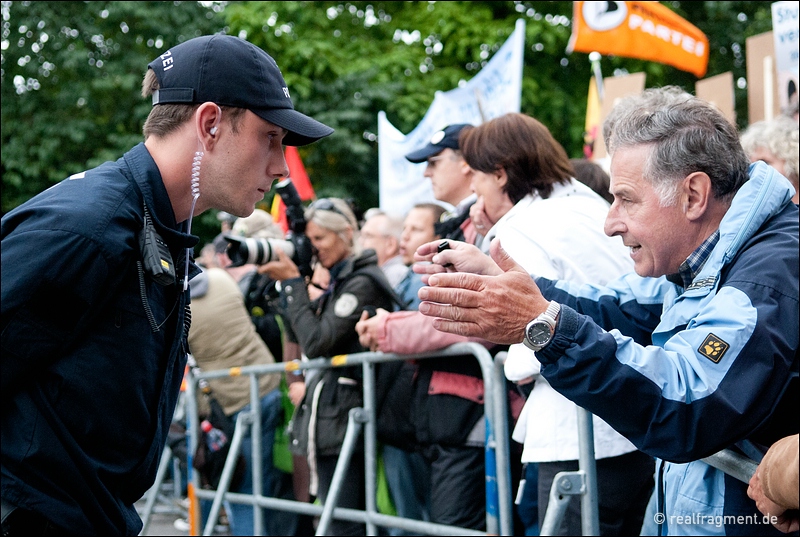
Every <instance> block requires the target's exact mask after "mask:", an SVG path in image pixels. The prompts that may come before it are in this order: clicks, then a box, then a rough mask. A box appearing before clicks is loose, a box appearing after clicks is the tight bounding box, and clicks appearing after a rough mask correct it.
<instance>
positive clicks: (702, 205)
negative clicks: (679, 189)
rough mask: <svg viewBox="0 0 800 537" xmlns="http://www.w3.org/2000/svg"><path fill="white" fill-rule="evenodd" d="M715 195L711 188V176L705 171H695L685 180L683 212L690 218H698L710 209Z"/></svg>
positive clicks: (682, 197) (682, 199)
mask: <svg viewBox="0 0 800 537" xmlns="http://www.w3.org/2000/svg"><path fill="white" fill-rule="evenodd" d="M713 196H714V192H713V189H712V188H711V178H710V177H709V176H708V175H707V174H706V173H704V172H694V173H691V174H689V175H687V176H686V179H684V180H683V194H682V196H681V202H682V203H683V212H684V214H685V215H686V218H688V219H689V220H697V219H699V218H702V216H703V215H704V214H705V213H706V211H707V210H708V207H709V204H710V203H711V198H712V197H713Z"/></svg>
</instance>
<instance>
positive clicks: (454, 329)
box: [433, 319, 480, 337]
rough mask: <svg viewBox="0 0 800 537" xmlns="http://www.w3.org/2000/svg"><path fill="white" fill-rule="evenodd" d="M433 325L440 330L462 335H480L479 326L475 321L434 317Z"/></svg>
mask: <svg viewBox="0 0 800 537" xmlns="http://www.w3.org/2000/svg"><path fill="white" fill-rule="evenodd" d="M433 327H434V328H435V329H437V330H440V331H442V332H450V333H451V334H457V335H459V336H464V337H474V336H479V335H480V326H478V324H476V323H469V322H459V321H449V320H447V319H434V320H433Z"/></svg>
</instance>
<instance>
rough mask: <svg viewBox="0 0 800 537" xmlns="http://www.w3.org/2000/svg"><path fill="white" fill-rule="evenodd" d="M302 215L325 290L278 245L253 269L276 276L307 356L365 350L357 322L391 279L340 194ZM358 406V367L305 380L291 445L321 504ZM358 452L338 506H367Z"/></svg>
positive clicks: (349, 531)
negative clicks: (362, 245)
mask: <svg viewBox="0 0 800 537" xmlns="http://www.w3.org/2000/svg"><path fill="white" fill-rule="evenodd" d="M304 216H305V220H306V222H307V225H306V230H305V232H306V236H307V237H308V239H309V240H310V241H311V245H312V246H313V251H314V253H315V256H316V258H317V260H318V261H319V263H320V264H321V265H322V266H323V267H325V268H326V269H328V270H329V271H330V284H329V285H328V288H327V290H326V291H325V292H324V293H323V294H322V295H321V296H319V297H318V298H316V299H314V300H311V299H310V297H309V294H308V289H307V285H308V283H307V281H308V280H307V279H306V278H305V277H303V275H302V274H301V271H300V269H299V268H298V266H297V264H296V263H295V261H294V260H293V259H291V258H290V256H289V255H287V254H285V253H284V252H282V251H278V252H277V255H278V260H277V261H270V262H268V263H266V264H264V265H261V266H260V267H259V269H258V270H259V272H261V273H263V274H268V275H269V276H270V277H271V278H272V279H274V280H276V281H278V282H280V286H279V287H280V293H281V298H282V299H283V300H284V302H285V306H286V312H285V320H286V321H287V327H286V328H287V332H289V334H288V336H289V338H290V339H291V340H292V341H296V342H297V343H298V344H299V345H300V348H301V349H302V351H303V353H304V354H305V355H306V356H307V357H308V358H318V357H331V356H335V355H340V354H351V353H357V352H363V351H364V350H365V349H364V348H363V347H362V346H361V344H360V343H359V341H358V334H357V333H356V331H355V326H356V323H357V322H358V320H359V318H360V317H361V312H362V311H363V310H364V308H365V307H368V306H371V307H374V308H384V309H387V310H390V309H392V306H393V300H392V295H393V293H392V290H391V288H390V286H389V283H388V282H387V281H386V278H385V276H384V275H383V272H382V271H381V269H380V268H379V267H378V265H377V256H376V254H375V251H374V250H365V251H364V252H363V253H359V252H358V251H357V249H356V246H355V245H356V241H355V235H356V234H357V231H358V224H357V221H356V218H355V215H354V214H353V212H352V210H351V209H350V207H349V206H348V204H347V203H346V202H345V201H344V200H341V199H338V198H324V199H320V200H317V201H316V202H314V203H312V204H311V206H309V207H308V209H306V211H305V215H304ZM317 392H319V393H317ZM362 404H363V397H362V387H361V369H360V367H359V366H344V367H337V368H333V369H327V370H322V371H320V372H319V373H317V374H314V375H311V374H309V375H308V377H307V378H306V392H305V395H304V398H303V400H302V401H301V403H300V405H299V406H298V408H297V411H296V412H295V416H294V426H293V436H294V439H293V443H294V445H293V449H296V450H298V451H301V452H303V453H304V454H305V455H307V457H308V463H309V468H310V470H311V483H310V487H309V488H310V491H309V492H310V493H311V494H312V495H316V496H319V498H320V499H321V500H322V501H323V502H325V500H326V498H327V494H328V489H329V487H330V484H331V480H332V478H333V472H334V469H335V467H336V461H337V459H338V457H339V451H340V449H341V446H342V441H343V440H344V434H345V430H346V428H347V419H348V412H349V411H350V409H351V408H355V407H359V406H361V405H362ZM310 424H314V425H310ZM309 427H313V430H309ZM309 439H314V441H312V440H309ZM363 457H364V456H363V453H362V452H361V451H360V450H359V451H358V452H357V453H356V454H355V455H354V457H353V460H352V461H351V463H350V470H349V472H348V474H347V476H346V477H345V480H344V482H343V484H342V486H343V490H342V494H341V495H340V497H339V502H338V507H347V508H353V509H364V508H365V491H364V458H363ZM364 530H365V528H364V525H363V524H358V523H353V522H345V521H339V520H334V521H333V523H332V524H331V527H330V534H331V535H354V534H355V535H358V534H360V535H363V534H364Z"/></svg>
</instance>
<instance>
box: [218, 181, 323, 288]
mask: <svg viewBox="0 0 800 537" xmlns="http://www.w3.org/2000/svg"><path fill="white" fill-rule="evenodd" d="M275 191H276V192H277V193H278V195H280V197H281V199H282V200H283V204H284V205H285V206H286V219H287V221H288V222H289V231H288V232H287V233H286V237H285V239H255V238H244V237H237V236H235V235H230V234H226V235H223V237H224V238H225V240H226V241H228V243H229V244H228V249H227V253H228V257H230V259H231V261H232V263H231V266H233V267H240V266H242V265H245V264H248V263H254V264H256V265H263V264H265V263H269V262H270V261H275V260H277V259H278V253H277V250H278V249H280V250H283V252H284V253H285V254H286V255H288V256H289V257H291V258H292V261H294V263H295V265H297V268H298V269H299V270H300V275H301V276H303V277H311V274H312V273H313V268H312V267H311V260H312V258H313V256H314V251H313V248H312V246H311V241H310V240H309V239H308V237H306V233H305V232H306V218H305V207H303V202H302V201H301V200H300V195H299V194H298V193H297V189H296V188H295V187H294V184H292V181H291V179H289V178H287V179H284V180H283V181H280V182H279V183H277V184H276V185H275Z"/></svg>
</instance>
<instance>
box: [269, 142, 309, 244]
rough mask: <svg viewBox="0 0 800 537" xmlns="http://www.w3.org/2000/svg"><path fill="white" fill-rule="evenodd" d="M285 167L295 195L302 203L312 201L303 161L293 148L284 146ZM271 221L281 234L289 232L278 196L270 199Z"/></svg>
mask: <svg viewBox="0 0 800 537" xmlns="http://www.w3.org/2000/svg"><path fill="white" fill-rule="evenodd" d="M285 157H286V165H287V166H288V167H289V177H290V178H291V179H292V184H293V185H294V187H295V189H297V194H298V196H300V199H301V200H303V201H308V200H311V199H314V198H315V197H316V194H315V193H314V187H313V186H312V185H311V180H310V179H309V178H308V173H306V168H305V166H303V161H302V160H301V159H300V154H299V153H298V152H297V148H296V147H294V146H286V152H285ZM270 214H271V215H272V220H273V221H274V222H275V223H276V224H278V225H280V226H281V228H282V229H283V232H284V233H286V232H287V231H288V230H289V221H288V220H287V219H286V205H284V203H283V200H282V199H281V197H280V196H279V195H277V194H276V195H275V196H273V198H272V208H271V209H270Z"/></svg>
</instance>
